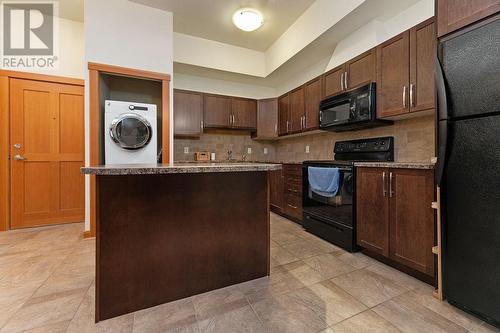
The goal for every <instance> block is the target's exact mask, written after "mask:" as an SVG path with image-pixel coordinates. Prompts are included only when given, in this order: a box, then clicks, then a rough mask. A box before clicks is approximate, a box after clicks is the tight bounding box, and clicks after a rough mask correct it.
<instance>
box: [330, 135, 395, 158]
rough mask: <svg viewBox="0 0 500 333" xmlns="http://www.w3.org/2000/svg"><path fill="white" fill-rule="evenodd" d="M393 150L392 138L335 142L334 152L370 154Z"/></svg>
mask: <svg viewBox="0 0 500 333" xmlns="http://www.w3.org/2000/svg"><path fill="white" fill-rule="evenodd" d="M393 150H394V137H383V138H370V139H360V140H349V141H337V142H335V149H334V152H335V153H336V154H338V153H340V154H344V153H370V152H390V151H393Z"/></svg>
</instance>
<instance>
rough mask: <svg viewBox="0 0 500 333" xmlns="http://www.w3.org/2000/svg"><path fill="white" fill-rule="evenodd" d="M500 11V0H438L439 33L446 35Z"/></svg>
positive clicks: (439, 35)
mask: <svg viewBox="0 0 500 333" xmlns="http://www.w3.org/2000/svg"><path fill="white" fill-rule="evenodd" d="M499 11H500V0H467V1H465V0H437V1H436V12H437V26H438V27H437V30H438V31H437V35H438V37H441V36H444V35H446V34H448V33H450V32H453V31H455V30H458V29H460V28H462V27H465V26H466V25H469V24H472V23H474V22H477V21H479V20H481V19H483V18H485V17H487V16H490V15H493V14H495V13H498V12H499Z"/></svg>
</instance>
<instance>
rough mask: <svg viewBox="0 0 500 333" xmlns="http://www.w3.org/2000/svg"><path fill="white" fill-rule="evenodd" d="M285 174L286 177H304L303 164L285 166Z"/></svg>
mask: <svg viewBox="0 0 500 333" xmlns="http://www.w3.org/2000/svg"><path fill="white" fill-rule="evenodd" d="M283 174H284V175H285V177H287V176H290V177H293V176H298V177H299V178H300V177H301V176H302V165H301V164H284V165H283Z"/></svg>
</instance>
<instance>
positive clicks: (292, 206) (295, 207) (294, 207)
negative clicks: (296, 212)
mask: <svg viewBox="0 0 500 333" xmlns="http://www.w3.org/2000/svg"><path fill="white" fill-rule="evenodd" d="M286 205H287V206H288V207H291V208H293V209H297V208H299V207H297V206H294V205H290V204H289V203H287V204H286Z"/></svg>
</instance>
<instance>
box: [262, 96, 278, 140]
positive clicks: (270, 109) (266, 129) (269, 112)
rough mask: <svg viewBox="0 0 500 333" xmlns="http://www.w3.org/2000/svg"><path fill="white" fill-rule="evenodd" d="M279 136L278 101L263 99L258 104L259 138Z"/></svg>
mask: <svg viewBox="0 0 500 333" xmlns="http://www.w3.org/2000/svg"><path fill="white" fill-rule="evenodd" d="M277 136H278V99H276V98H271V99H262V100H260V101H259V102H258V103H257V137H258V138H275V137H277Z"/></svg>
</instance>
